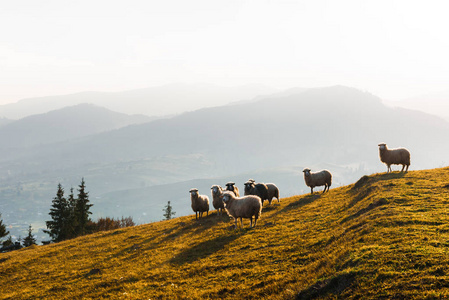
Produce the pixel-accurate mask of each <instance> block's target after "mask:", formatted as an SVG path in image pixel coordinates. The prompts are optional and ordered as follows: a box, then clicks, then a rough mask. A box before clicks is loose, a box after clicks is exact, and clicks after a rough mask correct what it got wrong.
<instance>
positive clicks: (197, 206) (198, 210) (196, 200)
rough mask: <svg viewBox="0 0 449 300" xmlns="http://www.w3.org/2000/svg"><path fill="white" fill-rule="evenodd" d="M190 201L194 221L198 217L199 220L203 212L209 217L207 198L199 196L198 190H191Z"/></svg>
mask: <svg viewBox="0 0 449 300" xmlns="http://www.w3.org/2000/svg"><path fill="white" fill-rule="evenodd" d="M190 200H191V201H192V209H193V211H194V212H195V219H198V215H199V217H200V218H201V217H202V216H203V212H207V215H209V197H207V196H206V195H200V194H199V193H198V189H191V190H190Z"/></svg>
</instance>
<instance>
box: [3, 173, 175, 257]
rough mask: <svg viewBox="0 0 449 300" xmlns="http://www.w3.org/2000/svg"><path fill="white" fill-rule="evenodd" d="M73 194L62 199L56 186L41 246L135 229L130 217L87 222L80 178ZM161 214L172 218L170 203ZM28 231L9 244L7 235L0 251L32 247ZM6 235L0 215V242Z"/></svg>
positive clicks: (85, 196)
mask: <svg viewBox="0 0 449 300" xmlns="http://www.w3.org/2000/svg"><path fill="white" fill-rule="evenodd" d="M77 191H78V193H77V195H76V197H75V194H74V190H73V188H71V189H70V194H69V195H68V196H67V198H66V197H65V196H64V193H65V192H64V188H63V187H62V185H61V183H58V187H57V191H56V196H55V197H54V198H53V200H52V204H51V208H50V212H49V215H50V217H51V220H49V221H46V222H45V224H46V227H47V229H46V230H44V233H46V234H48V235H49V236H50V238H51V240H50V241H47V242H43V243H49V242H60V241H64V240H68V239H72V238H75V237H78V236H81V235H85V234H89V233H94V232H97V231H106V230H113V229H118V228H124V227H130V226H135V223H134V221H133V219H132V217H126V218H125V217H123V216H122V217H121V218H120V219H119V218H117V219H115V218H110V217H105V218H103V217H101V218H99V219H97V221H92V220H91V219H90V215H91V214H92V212H91V211H90V208H91V207H92V206H93V204H92V203H90V200H89V192H87V191H86V183H85V181H84V178H82V179H81V183H80V185H79V186H78V189H77ZM163 212H164V214H163V216H164V219H165V220H170V219H171V218H172V217H173V216H174V215H175V212H174V211H173V208H172V206H171V204H170V201H168V203H167V205H166V206H165V207H164V209H163ZM32 231H33V229H32V227H31V225H30V226H29V228H28V235H27V236H26V237H25V238H24V239H21V238H19V240H18V241H16V242H13V241H12V237H11V236H9V238H8V239H6V240H5V241H3V242H2V243H0V246H2V247H0V251H1V250H8V251H9V250H16V249H20V248H22V247H28V246H31V245H35V244H36V238H35V236H34V235H33V233H32ZM8 234H9V231H8V230H7V229H6V226H5V224H4V223H3V220H2V219H1V214H0V240H1V239H2V238H3V237H5V236H7V235H8Z"/></svg>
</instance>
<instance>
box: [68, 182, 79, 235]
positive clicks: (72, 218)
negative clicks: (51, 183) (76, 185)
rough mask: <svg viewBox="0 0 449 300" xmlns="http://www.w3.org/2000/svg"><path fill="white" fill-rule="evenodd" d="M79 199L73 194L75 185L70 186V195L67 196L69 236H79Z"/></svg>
mask: <svg viewBox="0 0 449 300" xmlns="http://www.w3.org/2000/svg"><path fill="white" fill-rule="evenodd" d="M76 203H77V199H75V195H74V194H73V187H72V188H70V195H69V197H68V198H67V205H68V210H69V213H68V220H67V235H68V238H74V237H76V236H77V234H76V228H77V226H78V220H77V219H76V215H75V209H76Z"/></svg>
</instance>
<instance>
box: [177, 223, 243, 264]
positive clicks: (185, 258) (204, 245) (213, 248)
mask: <svg viewBox="0 0 449 300" xmlns="http://www.w3.org/2000/svg"><path fill="white" fill-rule="evenodd" d="M245 232H246V230H242V231H241V232H238V233H234V234H230V235H227V236H219V237H216V238H214V239H211V240H207V241H204V242H201V243H199V244H197V245H195V246H193V247H191V248H189V249H186V250H184V251H182V252H181V253H179V254H178V255H177V256H175V257H173V258H172V259H171V260H170V263H173V264H177V265H182V264H186V263H192V262H195V261H197V260H200V259H202V258H205V257H208V256H209V255H212V254H214V253H215V252H217V251H219V250H221V249H223V248H224V247H225V246H226V245H227V244H229V243H230V242H232V241H234V240H236V239H238V238H239V237H241V236H242V235H243V234H245Z"/></svg>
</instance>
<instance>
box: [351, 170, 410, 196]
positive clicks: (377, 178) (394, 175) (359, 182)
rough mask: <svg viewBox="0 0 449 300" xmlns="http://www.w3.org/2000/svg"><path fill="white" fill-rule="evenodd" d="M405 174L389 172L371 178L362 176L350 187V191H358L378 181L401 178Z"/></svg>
mask: <svg viewBox="0 0 449 300" xmlns="http://www.w3.org/2000/svg"><path fill="white" fill-rule="evenodd" d="M406 174H407V172H390V173H382V174H376V175H372V176H367V175H364V176H362V177H360V179H359V180H357V182H356V183H354V186H353V187H352V189H351V190H353V191H354V190H358V189H359V188H361V187H363V186H365V185H367V184H372V183H376V182H379V181H384V180H391V179H398V178H403V177H404V176H405V175H406Z"/></svg>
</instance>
